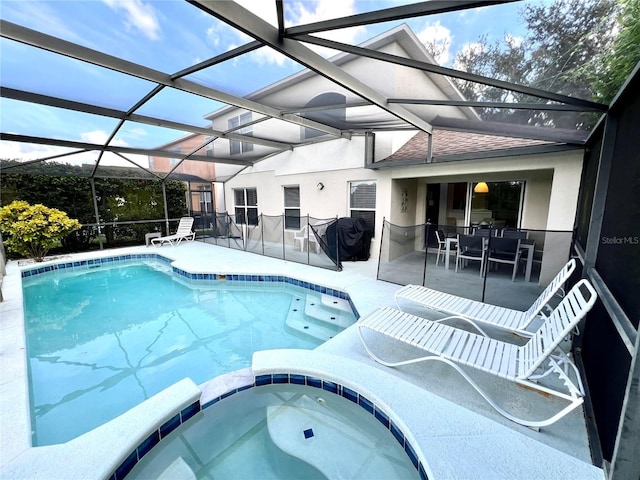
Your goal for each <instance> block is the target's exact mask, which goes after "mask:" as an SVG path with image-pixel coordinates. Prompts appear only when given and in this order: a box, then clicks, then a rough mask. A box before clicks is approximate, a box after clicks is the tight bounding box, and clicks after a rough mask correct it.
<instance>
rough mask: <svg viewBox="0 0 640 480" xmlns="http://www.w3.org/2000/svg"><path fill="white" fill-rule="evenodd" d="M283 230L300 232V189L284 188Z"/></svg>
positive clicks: (297, 187)
mask: <svg viewBox="0 0 640 480" xmlns="http://www.w3.org/2000/svg"><path fill="white" fill-rule="evenodd" d="M284 228H287V229H291V230H300V187H299V186H296V187H284Z"/></svg>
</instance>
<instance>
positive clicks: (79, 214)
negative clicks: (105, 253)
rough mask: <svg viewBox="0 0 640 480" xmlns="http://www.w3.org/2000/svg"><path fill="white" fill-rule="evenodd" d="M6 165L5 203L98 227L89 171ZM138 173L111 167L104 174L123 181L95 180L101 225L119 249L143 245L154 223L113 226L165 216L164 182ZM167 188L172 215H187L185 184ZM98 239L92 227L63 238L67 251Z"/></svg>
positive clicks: (0, 182) (0, 163) (2, 180)
mask: <svg viewBox="0 0 640 480" xmlns="http://www.w3.org/2000/svg"><path fill="white" fill-rule="evenodd" d="M0 167H1V168H2V174H1V175H0V191H1V192H2V196H1V197H0V201H1V203H0V205H6V204H8V203H10V202H12V201H14V200H24V201H27V202H29V203H31V204H36V203H40V204H43V205H46V206H48V207H52V208H57V209H60V210H63V211H65V212H68V214H69V215H70V216H72V217H73V218H77V219H78V220H79V221H80V222H81V223H82V224H85V225H86V224H95V223H96V216H95V215H96V214H95V208H94V205H93V198H92V192H91V183H90V181H89V175H90V174H91V171H90V170H87V168H86V167H84V166H73V165H67V164H63V163H57V162H47V163H44V162H42V163H33V164H27V165H24V164H21V163H20V162H18V161H11V160H0ZM107 169H109V170H107ZM11 172H16V173H11ZM18 172H19V173H18ZM136 172H137V169H134V168H123V167H105V169H104V170H102V173H110V174H113V175H119V176H120V178H95V180H94V184H95V189H96V197H97V203H98V214H99V216H100V222H101V223H102V224H106V226H105V228H104V230H103V232H104V233H105V234H106V236H107V242H108V243H109V244H111V245H114V246H115V245H117V244H122V243H126V242H139V241H140V240H141V239H143V238H144V234H145V233H147V232H148V231H149V230H148V229H149V225H148V224H130V225H119V226H113V222H115V221H127V220H134V221H138V220H150V219H158V218H163V217H164V210H163V204H164V198H163V194H162V184H161V182H160V181H157V180H148V179H141V178H139V173H138V177H135V175H136ZM122 177H124V178H122ZM165 189H166V197H167V208H168V212H169V217H170V218H174V217H181V216H183V215H184V214H185V212H187V202H186V187H185V183H184V182H181V181H177V180H170V181H166V182H165ZM95 237H96V230H95V229H93V228H91V227H86V228H82V229H79V230H76V231H75V233H74V234H73V235H69V236H67V237H65V238H63V239H62V245H63V247H64V249H65V250H66V251H82V250H86V249H88V248H89V247H90V244H91V242H92V240H93V239H94V238H95Z"/></svg>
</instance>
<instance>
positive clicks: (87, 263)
mask: <svg viewBox="0 0 640 480" xmlns="http://www.w3.org/2000/svg"><path fill="white" fill-rule="evenodd" d="M129 260H159V261H161V262H164V263H167V264H170V263H171V262H172V260H171V259H169V258H167V257H163V256H162V255H158V254H157V253H132V254H127V255H118V256H115V257H102V258H91V259H89V260H76V261H74V262H63V263H56V264H53V265H46V266H43V267H37V268H32V269H29V270H23V271H22V278H27V277H33V276H35V275H40V274H42V273H47V272H52V271H55V270H66V269H70V268H91V267H97V266H100V265H102V264H109V263H118V262H126V261H129Z"/></svg>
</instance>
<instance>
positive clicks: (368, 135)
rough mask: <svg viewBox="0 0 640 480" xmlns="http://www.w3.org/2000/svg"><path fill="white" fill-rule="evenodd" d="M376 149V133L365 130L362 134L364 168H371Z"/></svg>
mask: <svg viewBox="0 0 640 480" xmlns="http://www.w3.org/2000/svg"><path fill="white" fill-rule="evenodd" d="M375 151H376V134H375V133H373V132H365V134H364V168H369V169H371V168H373V163H374V155H375Z"/></svg>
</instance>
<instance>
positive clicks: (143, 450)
mask: <svg viewBox="0 0 640 480" xmlns="http://www.w3.org/2000/svg"><path fill="white" fill-rule="evenodd" d="M283 383H290V384H294V385H307V386H310V387H314V388H320V389H322V390H324V391H327V392H330V393H335V394H336V395H340V396H341V397H344V398H346V399H347V400H350V401H351V402H353V403H355V404H356V405H360V406H361V407H362V408H363V409H364V410H366V411H367V412H369V413H370V414H372V415H373V416H374V417H375V418H376V419H377V420H378V421H379V422H380V423H381V424H382V425H383V426H384V427H385V428H386V429H388V430H389V431H390V432H391V434H392V435H393V437H394V438H395V439H396V441H397V442H398V443H399V444H400V446H401V447H402V448H403V449H404V451H405V453H406V454H407V456H408V457H409V460H410V461H411V463H412V464H413V466H414V467H415V468H416V470H417V471H418V475H419V476H420V479H421V480H428V478H429V477H428V476H427V472H426V470H425V468H424V465H423V464H422V462H421V461H420V460H419V459H418V455H417V454H416V451H415V449H414V447H413V446H412V445H411V443H410V442H409V440H408V439H407V437H406V436H405V435H404V434H403V433H402V430H401V429H400V428H399V427H398V426H397V425H396V424H395V423H393V421H392V420H391V419H390V418H389V415H388V414H387V413H386V412H384V410H383V409H382V408H381V407H379V406H378V405H376V404H375V403H373V402H372V401H371V400H369V399H368V398H366V397H365V396H363V395H361V394H359V393H358V392H356V391H355V390H352V389H350V388H348V387H345V386H343V385H340V384H339V383H335V382H331V381H328V380H323V379H321V378H317V377H310V376H307V375H297V374H288V373H274V374H268V375H258V376H256V377H255V378H254V381H253V383H250V384H247V385H244V386H241V387H238V388H234V389H232V390H230V391H228V392H226V393H223V394H222V395H220V396H218V397H215V398H213V399H211V400H210V401H208V402H207V403H205V404H204V405H202V406H201V405H200V402H199V401H198V402H194V403H193V404H191V405H189V406H188V407H186V408H184V409H183V410H182V411H181V412H180V413H178V414H176V415H174V416H173V417H171V419H169V420H168V421H167V422H165V423H164V424H163V425H162V426H161V427H160V428H159V429H157V430H155V431H153V432H152V433H151V435H149V436H148V437H147V438H146V439H145V440H144V441H143V442H142V443H141V444H140V445H139V446H138V447H137V448H136V449H135V451H133V452H132V453H131V455H129V456H128V457H127V458H126V459H125V460H124V462H122V464H121V465H120V466H119V467H118V468H117V469H116V471H115V473H114V474H113V475H111V477H109V480H122V479H124V478H125V477H126V475H127V474H128V473H129V472H131V470H132V469H133V467H135V466H136V464H137V463H138V462H139V461H140V460H141V459H142V457H143V456H144V455H146V454H147V453H148V452H149V451H150V450H151V449H152V448H153V447H154V446H156V445H157V444H158V443H160V441H161V440H163V439H164V438H165V437H166V436H167V435H169V434H170V433H171V432H172V431H174V430H175V429H176V428H178V427H179V426H180V425H182V424H183V423H184V422H186V421H187V420H188V419H190V418H191V417H192V416H193V415H195V413H197V412H200V411H201V410H204V409H205V408H209V407H210V406H212V405H215V404H216V403H218V402H220V401H222V400H224V399H225V398H229V397H231V396H233V395H235V394H236V393H238V392H242V391H244V390H247V389H249V388H254V387H260V386H264V385H276V384H283Z"/></svg>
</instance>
